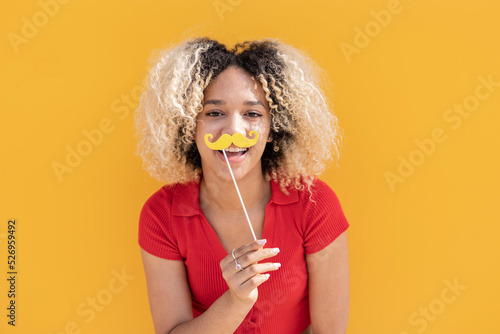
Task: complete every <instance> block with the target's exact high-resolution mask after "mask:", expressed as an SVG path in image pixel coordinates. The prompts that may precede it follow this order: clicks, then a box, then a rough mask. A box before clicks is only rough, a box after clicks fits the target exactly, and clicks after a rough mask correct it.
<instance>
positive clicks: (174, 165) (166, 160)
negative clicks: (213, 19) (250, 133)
mask: <svg viewBox="0 0 500 334" xmlns="http://www.w3.org/2000/svg"><path fill="white" fill-rule="evenodd" d="M229 66H236V67H240V68H243V69H244V70H246V71H248V72H249V73H250V74H251V75H253V76H254V77H255V78H256V79H257V80H259V81H260V83H261V84H262V88H263V89H264V92H265V95H266V99H267V101H268V103H269V106H270V114H271V132H270V133H271V136H272V138H273V142H271V143H268V144H267V145H266V148H265V150H264V153H263V155H262V171H263V173H264V175H265V176H266V179H267V180H270V179H273V180H274V181H276V182H279V184H280V187H281V189H282V190H283V191H284V192H285V193H288V191H287V188H289V187H294V188H296V189H299V190H302V189H303V188H304V185H307V187H308V188H310V187H311V185H312V183H313V180H314V177H315V176H317V175H319V174H320V173H321V172H322V171H323V170H324V168H325V163H326V162H328V161H330V160H331V159H332V156H333V155H335V156H336V157H337V159H338V157H339V146H340V142H341V138H342V136H341V133H340V132H341V129H340V127H339V126H338V120H337V117H336V116H334V115H333V114H332V113H331V112H330V107H329V105H328V103H327V101H326V98H325V95H324V93H323V92H322V90H321V88H320V86H319V76H318V73H319V68H318V67H317V66H316V65H315V64H314V63H313V61H312V60H311V59H310V58H309V57H307V56H306V55H305V54H303V53H302V52H300V51H299V50H297V49H295V48H293V47H291V46H289V45H286V44H284V43H282V42H280V41H278V40H275V39H263V40H261V41H246V42H243V43H240V44H236V45H235V46H234V48H233V49H227V48H226V46H225V45H223V44H221V43H219V42H217V41H215V40H212V39H209V38H207V37H199V38H194V39H191V40H187V41H185V42H182V43H180V44H178V45H176V46H175V47H173V48H169V49H167V50H164V51H161V52H160V53H159V54H158V55H157V56H155V57H154V58H153V60H152V66H151V69H150V71H149V74H148V76H147V78H146V80H145V87H146V90H145V92H144V93H143V94H142V96H141V100H140V103H139V107H138V108H137V110H136V111H135V116H136V129H137V136H138V145H137V151H136V155H140V156H141V157H142V159H143V167H144V169H145V170H147V171H148V172H149V173H150V174H151V176H153V177H154V178H156V179H157V180H158V181H160V182H165V183H187V182H191V181H199V179H200V175H201V171H202V169H201V158H200V155H199V153H198V150H197V148H196V144H195V143H194V133H195V128H196V119H197V116H198V114H199V113H200V112H201V111H202V109H203V105H202V102H203V97H204V95H203V92H204V91H205V89H206V88H207V86H208V85H210V83H211V82H212V81H213V80H214V79H215V78H216V77H217V76H218V75H219V74H220V73H221V72H222V71H224V70H225V69H226V68H228V67H229ZM275 147H278V148H279V149H278V150H276V149H273V148H275ZM332 153H333V154H332Z"/></svg>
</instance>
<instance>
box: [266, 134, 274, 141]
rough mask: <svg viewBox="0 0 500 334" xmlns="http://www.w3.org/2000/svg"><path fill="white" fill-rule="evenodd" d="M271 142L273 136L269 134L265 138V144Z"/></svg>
mask: <svg viewBox="0 0 500 334" xmlns="http://www.w3.org/2000/svg"><path fill="white" fill-rule="evenodd" d="M272 141H273V136H272V135H271V133H269V136H268V137H267V142H268V143H270V142H272Z"/></svg>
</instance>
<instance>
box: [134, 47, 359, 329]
mask: <svg viewBox="0 0 500 334" xmlns="http://www.w3.org/2000/svg"><path fill="white" fill-rule="evenodd" d="M311 63H312V62H311V61H310V60H309V59H308V58H307V57H305V56H304V55H303V54H301V52H299V51H298V50H296V49H294V48H292V47H290V46H287V45H285V44H283V43H281V42H279V41H277V40H270V39H266V40H263V41H253V42H244V43H242V44H238V45H236V46H235V47H234V48H233V49H227V48H226V47H225V46H224V45H223V44H221V43H219V42H217V41H214V40H211V39H208V38H196V39H193V40H189V41H186V42H184V43H181V44H180V45H177V46H175V47H174V48H172V49H169V50H165V51H163V52H162V53H160V55H159V56H158V57H157V58H155V60H154V63H153V66H152V68H151V72H150V74H149V76H148V79H147V82H146V91H145V92H144V94H143V95H142V96H141V102H140V105H139V108H138V109H137V112H136V126H137V129H138V135H139V145H138V153H139V154H140V155H141V156H142V158H143V160H144V167H145V169H146V170H147V171H149V172H150V174H151V175H152V176H153V177H156V178H157V179H158V180H160V181H161V182H169V184H168V185H165V186H163V187H161V188H160V189H159V190H158V191H157V192H155V193H154V194H153V195H152V196H151V197H150V198H149V199H148V200H147V201H146V203H145V204H144V207H143V209H142V211H141V215H140V221H139V245H140V246H141V254H142V259H143V264H144V270H145V273H146V279H147V289H148V295H149V303H150V308H151V313H152V316H153V322H154V325H155V329H156V332H157V333H200V332H204V333H233V332H234V333H300V332H303V333H310V332H311V329H312V331H313V332H314V333H344V332H345V329H346V326H347V318H348V306H349V284H348V283H349V270H348V255H347V235H346V230H347V228H348V227H349V224H348V222H347V220H346V218H345V216H344V214H343V211H342V208H341V206H340V202H339V200H338V198H337V197H336V195H335V193H334V192H333V190H332V189H330V187H329V186H328V185H326V184H325V183H324V182H322V181H320V180H319V179H318V178H317V175H318V174H319V173H320V172H321V171H322V170H323V169H324V167H325V163H326V162H327V161H329V160H330V159H331V158H332V156H334V155H335V156H336V155H338V145H339V140H340V137H339V128H338V126H337V120H336V117H335V116H333V114H332V113H331V112H330V109H329V107H328V105H327V103H326V100H325V97H324V94H323V93H322V92H321V89H320V87H319V85H318V80H317V77H316V76H315V75H314V67H313V66H311V65H309V64H311ZM319 143H320V144H319ZM219 145H220V146H219ZM225 156H226V157H227V161H226V158H225ZM228 165H229V167H230V169H229V168H228ZM230 170H232V172H233V175H234V180H235V182H237V185H238V187H239V189H241V197H242V199H243V200H244V202H245V206H246V208H247V211H248V216H249V219H248V221H249V223H250V221H251V223H250V224H251V225H252V226H251V227H252V229H253V230H254V231H255V235H256V236H257V239H258V240H254V241H252V235H251V234H250V233H249V230H248V225H247V224H246V218H245V215H244V213H243V211H242V209H241V206H240V203H239V202H238V200H237V198H236V195H237V193H236V190H235V187H234V184H233V181H232V177H231V175H230ZM264 246H266V247H264ZM269 259H272V262H266V261H267V260H269Z"/></svg>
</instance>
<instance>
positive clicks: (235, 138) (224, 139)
mask: <svg viewBox="0 0 500 334" xmlns="http://www.w3.org/2000/svg"><path fill="white" fill-rule="evenodd" d="M249 134H250V135H253V136H254V138H253V139H248V138H246V137H245V136H244V135H242V134H241V133H235V134H233V135H232V136H231V135H230V134H227V133H225V134H223V135H222V136H220V138H219V139H218V140H217V141H216V142H214V143H212V142H210V141H209V139H212V138H213V136H212V134H211V133H207V134H206V135H205V144H207V146H208V147H209V148H210V149H212V150H222V153H223V154H224V158H226V162H227V167H228V168H229V173H231V178H232V179H233V183H234V186H235V188H236V192H237V193H238V197H239V198H240V202H241V206H242V207H243V211H244V212H245V217H247V222H248V226H250V231H252V236H253V239H254V240H257V237H256V236H255V232H254V231H253V227H252V223H250V218H249V217H248V213H247V209H246V208H245V203H243V198H241V194H240V190H239V189H238V184H236V180H235V178H234V175H233V171H232V169H231V165H230V164H229V160H228V159H227V155H226V150H225V149H226V148H228V147H229V146H231V144H233V143H234V145H236V146H238V147H243V148H247V147H251V146H253V145H255V144H256V143H257V141H258V140H259V134H258V133H257V131H250V133H249Z"/></svg>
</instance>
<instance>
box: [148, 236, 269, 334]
mask: <svg viewBox="0 0 500 334" xmlns="http://www.w3.org/2000/svg"><path fill="white" fill-rule="evenodd" d="M235 254H236V257H237V258H238V261H239V263H240V264H241V265H242V267H243V268H244V270H243V271H238V270H237V269H235V265H234V259H233V258H232V255H228V256H227V257H226V258H224V259H223V260H222V261H221V263H220V265H221V269H222V275H223V277H224V279H225V280H226V282H227V283H228V286H229V289H228V290H227V291H226V292H225V293H224V294H222V296H220V297H219V298H218V299H217V300H216V301H215V302H214V303H213V304H212V305H211V306H210V307H209V308H208V309H207V310H206V311H205V312H204V313H203V314H201V315H200V316H198V317H196V318H193V311H192V305H191V304H192V301H191V292H190V289H189V284H188V279H187V275H186V268H185V266H184V263H183V262H182V261H173V260H166V259H162V258H159V257H156V256H154V255H152V254H149V253H148V252H146V251H145V250H143V249H142V248H141V256H142V261H143V265H144V272H145V274H146V282H147V287H148V296H149V306H150V309H151V314H152V316H153V323H154V327H155V332H156V333H157V334H160V333H161V334H170V333H171V334H181V333H197V334H199V333H204V334H205V333H206V334H209V333H214V334H224V333H234V332H235V331H236V329H237V328H238V327H239V326H240V324H241V323H242V322H243V320H244V319H245V317H246V315H247V314H248V312H249V311H250V309H251V308H252V306H253V305H254V303H255V301H256V300H257V295H258V292H257V287H258V286H259V285H261V284H262V283H264V282H265V281H266V280H267V279H268V277H269V276H267V275H260V274H262V273H264V272H269V271H275V270H277V269H278V268H279V267H275V266H274V265H273V263H258V262H259V261H261V260H264V259H267V258H270V257H273V256H275V255H276V253H273V252H272V250H271V249H269V248H267V249H262V246H261V245H259V244H257V242H252V243H250V244H248V245H245V246H242V247H240V248H238V249H237V250H235Z"/></svg>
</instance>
